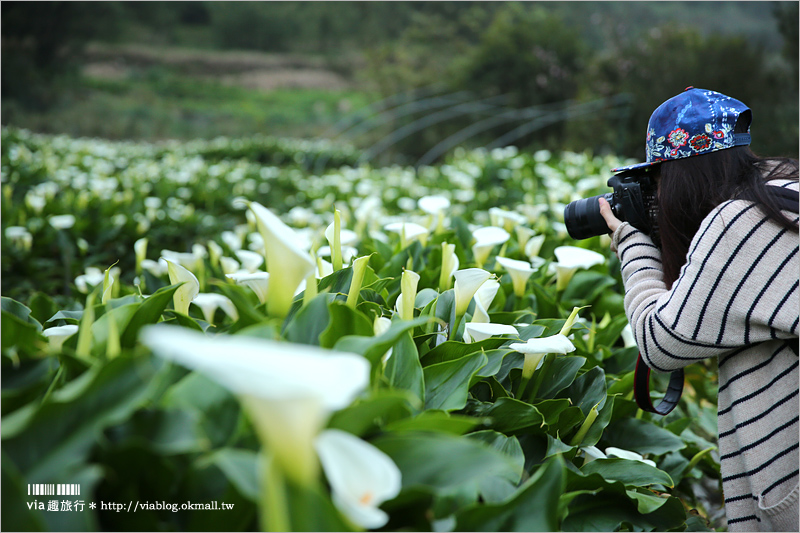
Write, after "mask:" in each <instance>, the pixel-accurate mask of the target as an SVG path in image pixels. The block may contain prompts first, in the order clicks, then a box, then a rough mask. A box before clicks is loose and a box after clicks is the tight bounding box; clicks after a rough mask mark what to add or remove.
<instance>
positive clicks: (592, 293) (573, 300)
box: [561, 270, 617, 306]
mask: <svg viewBox="0 0 800 533" xmlns="http://www.w3.org/2000/svg"><path fill="white" fill-rule="evenodd" d="M616 283H617V282H616V280H615V279H614V278H612V277H611V276H608V275H606V274H601V273H600V272H596V271H594V270H579V271H578V272H576V273H575V275H574V276H572V279H571V280H570V282H569V285H567V288H566V289H564V292H563V294H562V295H561V301H562V303H567V304H568V306H572V305H577V306H581V305H586V304H591V303H592V302H594V300H595V299H596V298H597V297H598V296H600V295H601V294H603V293H604V292H605V291H606V290H607V289H608V288H609V287H612V286H614V285H615V284H616Z"/></svg>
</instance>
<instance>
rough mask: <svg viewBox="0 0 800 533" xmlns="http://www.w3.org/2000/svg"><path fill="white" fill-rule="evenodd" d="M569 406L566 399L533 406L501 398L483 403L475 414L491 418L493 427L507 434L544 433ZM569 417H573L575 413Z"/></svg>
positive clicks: (512, 399)
mask: <svg viewBox="0 0 800 533" xmlns="http://www.w3.org/2000/svg"><path fill="white" fill-rule="evenodd" d="M569 407H570V403H569V400H566V399H558V400H544V401H542V402H538V403H537V405H535V406H533V405H531V404H529V403H526V402H523V401H520V400H516V399H514V398H499V399H498V400H497V401H496V402H495V403H493V404H484V405H482V406H481V407H480V408H478V409H477V410H476V412H475V413H474V414H476V415H477V416H482V417H487V418H489V419H490V426H491V428H492V429H494V430H495V431H499V432H501V433H505V434H506V435H510V434H516V433H520V432H531V430H533V432H534V433H544V430H543V429H542V428H544V427H545V426H547V425H549V424H551V423H556V422H558V421H559V419H560V418H561V417H562V414H563V411H565V410H567V409H569ZM540 409H541V410H540ZM569 418H570V419H573V418H574V415H573V416H571V417H569ZM578 422H580V420H578ZM523 430H524V431H523Z"/></svg>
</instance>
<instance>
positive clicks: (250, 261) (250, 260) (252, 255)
mask: <svg viewBox="0 0 800 533" xmlns="http://www.w3.org/2000/svg"><path fill="white" fill-rule="evenodd" d="M234 253H235V254H236V257H237V258H238V259H239V261H241V263H242V267H244V269H245V270H247V271H248V272H256V271H257V270H258V269H259V267H260V266H261V265H262V264H264V256H262V255H261V254H259V253H257V252H253V251H250V250H236V252H234Z"/></svg>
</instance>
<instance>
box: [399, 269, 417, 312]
mask: <svg viewBox="0 0 800 533" xmlns="http://www.w3.org/2000/svg"><path fill="white" fill-rule="evenodd" d="M418 284H419V274H417V273H416V272H414V271H413V270H407V269H406V270H403V274H402V276H401V278H400V296H399V297H398V298H397V302H396V303H395V307H396V308H397V312H398V314H399V315H400V318H402V319H403V320H412V319H413V318H414V300H415V299H416V297H417V285H418Z"/></svg>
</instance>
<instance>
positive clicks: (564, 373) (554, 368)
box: [538, 355, 586, 398]
mask: <svg viewBox="0 0 800 533" xmlns="http://www.w3.org/2000/svg"><path fill="white" fill-rule="evenodd" d="M585 363H586V358H585V357H580V356H576V355H565V356H562V357H556V358H555V359H554V360H553V363H552V364H551V365H550V368H548V369H547V374H546V375H545V377H544V379H543V380H542V386H541V388H540V389H539V393H538V396H539V397H540V398H553V397H555V395H556V394H558V393H559V392H560V391H561V390H563V389H564V388H566V387H569V386H570V385H571V384H572V382H573V381H575V376H577V375H578V371H579V370H580V369H581V368H582V367H583V365H584V364H585Z"/></svg>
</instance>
